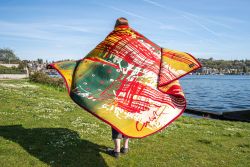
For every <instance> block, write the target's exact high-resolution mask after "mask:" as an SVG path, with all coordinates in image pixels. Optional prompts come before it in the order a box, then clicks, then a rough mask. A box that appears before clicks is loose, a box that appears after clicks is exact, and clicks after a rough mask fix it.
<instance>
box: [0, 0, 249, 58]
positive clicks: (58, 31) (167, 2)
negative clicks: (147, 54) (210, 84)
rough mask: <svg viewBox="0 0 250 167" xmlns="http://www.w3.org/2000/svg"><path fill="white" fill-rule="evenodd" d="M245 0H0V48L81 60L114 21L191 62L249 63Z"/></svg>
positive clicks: (31, 55) (25, 54)
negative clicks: (185, 55) (123, 21)
mask: <svg viewBox="0 0 250 167" xmlns="http://www.w3.org/2000/svg"><path fill="white" fill-rule="evenodd" d="M249 6H250V1H249V0H199V1H197V0H123V1H122V0H86V1H85V0H0V48H5V47H8V48H11V49H13V50H14V51H15V53H16V54H17V56H18V57H20V58H21V59H30V60H35V59H37V58H42V59H44V60H49V61H51V60H62V59H80V58H82V57H84V56H85V55H86V54H87V53H88V52H89V51H91V50H92V49H93V48H94V47H95V46H96V45H97V44H98V43H99V42H101V41H102V40H103V39H104V38H105V37H106V36H107V34H108V33H109V32H111V31H112V30H113V27H114V23H115V20H116V19H117V18H118V17H126V18H127V19H128V20H129V24H130V26H131V27H132V28H134V29H136V30H137V31H139V32H140V33H142V34H144V35H145V36H146V37H148V38H149V39H151V40H152V41H154V42H155V43H157V44H158V45H160V46H162V47H165V48H170V49H174V50H180V51H184V52H188V53H190V54H192V55H194V56H195V57H199V58H210V57H213V58H214V59H227V60H232V59H250V20H249V18H248V17H249V16H250V10H249Z"/></svg>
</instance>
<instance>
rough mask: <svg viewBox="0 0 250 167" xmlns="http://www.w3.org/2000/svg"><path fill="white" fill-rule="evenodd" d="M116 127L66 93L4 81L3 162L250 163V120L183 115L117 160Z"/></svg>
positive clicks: (0, 110)
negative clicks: (113, 151)
mask: <svg viewBox="0 0 250 167" xmlns="http://www.w3.org/2000/svg"><path fill="white" fill-rule="evenodd" d="M110 136H111V130H110V127H109V126H108V125H106V124H104V123H102V122H101V121H100V120H98V119H97V118H94V117H93V116H92V115H90V114H89V113H87V112H85V111H83V110H82V109H81V108H80V107H78V106H77V105H76V104H74V103H73V102H72V101H71V99H70V98H69V97H68V96H67V92H66V91H58V90H56V89H54V88H52V87H48V86H44V85H40V84H34V83H29V82H27V81H26V80H19V81H16V80H15V81H13V80H0V164H1V166H3V167H5V166H11V167H12V166H24V167H27V166H73V167H77V166H95V167H96V166H126V167H127V166H150V167H152V166H171V167H175V166H178V167H179V166H185V167H187V166H199V167H200V166H209V167H211V166H225V167H228V166H242V167H246V166H249V164H250V124H249V123H242V122H229V121H218V120H206V119H195V118H190V117H184V116H182V117H181V118H179V119H178V120H177V121H175V122H174V123H173V124H171V125H170V126H169V127H168V128H167V129H165V130H164V131H162V132H160V133H157V134H155V135H152V136H149V137H147V138H144V139H133V140H131V143H130V147H131V150H130V152H129V154H128V155H126V156H122V157H121V158H120V159H118V160H116V159H114V158H113V157H110V156H109V155H107V154H105V152H104V150H105V149H106V148H107V147H112V146H113V144H112V141H111V139H110Z"/></svg>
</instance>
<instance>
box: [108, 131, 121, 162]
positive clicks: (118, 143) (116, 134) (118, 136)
mask: <svg viewBox="0 0 250 167" xmlns="http://www.w3.org/2000/svg"><path fill="white" fill-rule="evenodd" d="M121 139H122V134H120V133H119V132H117V131H116V130H115V129H113V128H112V140H113V141H114V144H115V148H114V149H113V150H108V153H109V154H110V155H112V156H114V157H115V158H118V157H119V154H120V149H121Z"/></svg>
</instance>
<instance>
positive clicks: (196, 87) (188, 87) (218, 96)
mask: <svg viewBox="0 0 250 167" xmlns="http://www.w3.org/2000/svg"><path fill="white" fill-rule="evenodd" d="M180 82H181V85H182V88H183V90H184V93H185V96H186V99H187V103H188V105H187V108H193V109H199V110H205V111H213V112H226V111H236V110H246V109H250V76H249V75H248V76H247V75H234V76H232V75H187V76H185V77H183V78H182V79H181V80H180Z"/></svg>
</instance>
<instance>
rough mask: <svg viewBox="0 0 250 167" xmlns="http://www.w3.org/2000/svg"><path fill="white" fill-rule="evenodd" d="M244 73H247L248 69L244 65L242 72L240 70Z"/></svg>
mask: <svg viewBox="0 0 250 167" xmlns="http://www.w3.org/2000/svg"><path fill="white" fill-rule="evenodd" d="M242 71H243V72H244V73H247V72H248V68H247V66H246V65H245V66H243V70H242Z"/></svg>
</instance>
